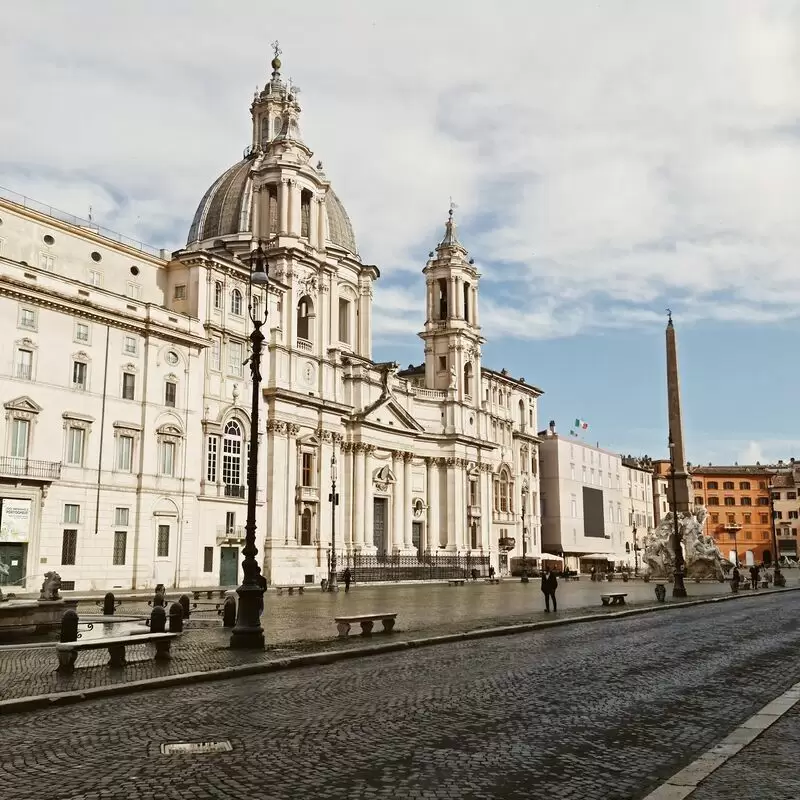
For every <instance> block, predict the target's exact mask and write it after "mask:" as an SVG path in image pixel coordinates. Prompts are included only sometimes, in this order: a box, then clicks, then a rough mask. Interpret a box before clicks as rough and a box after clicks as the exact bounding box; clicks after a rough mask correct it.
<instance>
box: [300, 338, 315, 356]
mask: <svg viewBox="0 0 800 800" xmlns="http://www.w3.org/2000/svg"><path fill="white" fill-rule="evenodd" d="M297 349H298V350H304V351H305V352H306V353H311V352H312V351H313V350H314V346H313V345H312V344H311V342H309V341H308V339H301V338H300V337H299V336H298V337H297Z"/></svg>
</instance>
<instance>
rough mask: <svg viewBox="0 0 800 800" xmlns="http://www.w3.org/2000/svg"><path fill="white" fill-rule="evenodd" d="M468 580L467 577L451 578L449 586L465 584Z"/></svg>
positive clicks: (448, 582)
mask: <svg viewBox="0 0 800 800" xmlns="http://www.w3.org/2000/svg"><path fill="white" fill-rule="evenodd" d="M466 582H467V579H466V578H451V579H450V580H449V581H447V585H448V586H463V585H464V584H465V583H466Z"/></svg>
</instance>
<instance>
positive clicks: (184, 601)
mask: <svg viewBox="0 0 800 800" xmlns="http://www.w3.org/2000/svg"><path fill="white" fill-rule="evenodd" d="M178 602H179V603H180V604H181V609H182V611H183V618H184V619H189V614H190V613H191V604H190V602H189V595H188V594H182V595H181V596H180V597H179V598H178Z"/></svg>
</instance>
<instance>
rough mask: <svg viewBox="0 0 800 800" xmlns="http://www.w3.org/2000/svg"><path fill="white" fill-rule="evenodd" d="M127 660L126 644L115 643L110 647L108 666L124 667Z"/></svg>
mask: <svg viewBox="0 0 800 800" xmlns="http://www.w3.org/2000/svg"><path fill="white" fill-rule="evenodd" d="M126 663H127V662H126V661H125V645H124V644H114V645H111V646H110V647H109V648H108V666H109V667H124V666H125V664H126Z"/></svg>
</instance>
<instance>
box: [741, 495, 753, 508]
mask: <svg viewBox="0 0 800 800" xmlns="http://www.w3.org/2000/svg"><path fill="white" fill-rule="evenodd" d="M742 505H743V506H751V505H753V498H752V497H743V498H742Z"/></svg>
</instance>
